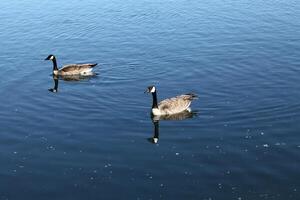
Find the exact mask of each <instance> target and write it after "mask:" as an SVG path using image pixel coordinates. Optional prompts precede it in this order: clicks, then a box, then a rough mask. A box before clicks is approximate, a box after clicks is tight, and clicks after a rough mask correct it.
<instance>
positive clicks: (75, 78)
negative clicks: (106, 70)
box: [48, 73, 97, 93]
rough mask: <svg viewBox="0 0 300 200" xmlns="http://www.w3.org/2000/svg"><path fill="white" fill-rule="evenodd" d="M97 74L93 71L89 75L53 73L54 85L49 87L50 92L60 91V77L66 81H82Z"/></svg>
mask: <svg viewBox="0 0 300 200" xmlns="http://www.w3.org/2000/svg"><path fill="white" fill-rule="evenodd" d="M96 75H97V74H96V73H93V74H92V75H88V76H82V75H70V76H57V75H53V82H54V87H53V88H50V89H48V90H49V91H50V92H54V93H56V92H58V82H59V79H61V80H64V81H81V80H87V79H90V78H92V77H95V76H96Z"/></svg>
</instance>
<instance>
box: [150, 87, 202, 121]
mask: <svg viewBox="0 0 300 200" xmlns="http://www.w3.org/2000/svg"><path fill="white" fill-rule="evenodd" d="M145 92H147V93H151V94H152V97H153V103H152V110H151V111H152V114H153V115H173V114H176V113H181V112H183V111H185V110H186V111H188V112H191V109H190V105H191V102H192V101H193V100H194V99H196V98H197V95H195V94H192V93H189V94H182V95H179V96H176V97H172V98H169V99H165V100H163V101H161V102H159V103H157V93H156V88H155V86H153V85H152V86H149V87H148V88H147V90H146V91H145Z"/></svg>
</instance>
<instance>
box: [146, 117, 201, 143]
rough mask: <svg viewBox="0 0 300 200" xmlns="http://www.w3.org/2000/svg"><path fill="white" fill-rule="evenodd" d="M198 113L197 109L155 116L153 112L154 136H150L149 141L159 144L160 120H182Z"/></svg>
mask: <svg viewBox="0 0 300 200" xmlns="http://www.w3.org/2000/svg"><path fill="white" fill-rule="evenodd" d="M197 115H198V112H197V111H192V112H189V111H183V112H181V113H177V114H174V115H165V116H154V115H152V114H151V120H152V123H153V127H154V134H153V137H151V138H148V141H149V142H151V143H153V144H157V143H158V140H159V121H160V120H173V121H181V120H185V119H190V118H193V117H195V116H197Z"/></svg>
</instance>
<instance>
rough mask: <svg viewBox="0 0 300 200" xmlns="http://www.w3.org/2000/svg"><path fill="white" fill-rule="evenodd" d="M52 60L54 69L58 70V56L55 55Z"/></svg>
mask: <svg viewBox="0 0 300 200" xmlns="http://www.w3.org/2000/svg"><path fill="white" fill-rule="evenodd" d="M52 62H53V71H54V70H58V68H57V63H56V58H55V57H54V58H53V59H52Z"/></svg>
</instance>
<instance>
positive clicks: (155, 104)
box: [152, 91, 158, 108]
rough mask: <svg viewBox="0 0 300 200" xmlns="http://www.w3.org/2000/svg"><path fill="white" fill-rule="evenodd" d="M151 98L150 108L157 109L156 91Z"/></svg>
mask: <svg viewBox="0 0 300 200" xmlns="http://www.w3.org/2000/svg"><path fill="white" fill-rule="evenodd" d="M152 97H153V103H152V108H158V105H157V95H156V91H155V92H153V93H152Z"/></svg>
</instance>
